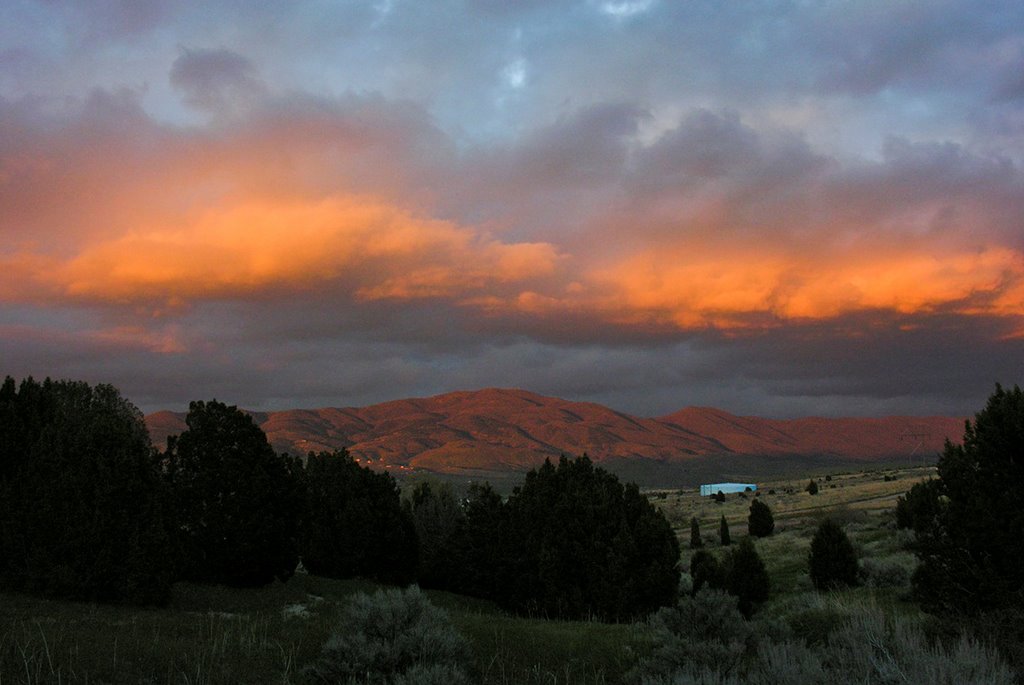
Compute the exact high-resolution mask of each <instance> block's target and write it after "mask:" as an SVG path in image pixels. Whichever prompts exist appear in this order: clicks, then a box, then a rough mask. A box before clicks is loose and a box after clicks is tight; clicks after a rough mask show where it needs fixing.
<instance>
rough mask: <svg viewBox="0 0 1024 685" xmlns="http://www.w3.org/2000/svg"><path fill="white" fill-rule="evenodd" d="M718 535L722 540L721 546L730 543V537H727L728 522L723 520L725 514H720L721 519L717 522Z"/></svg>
mask: <svg viewBox="0 0 1024 685" xmlns="http://www.w3.org/2000/svg"><path fill="white" fill-rule="evenodd" d="M718 536H719V538H720V539H721V541H722V546H723V547H727V546H729V545H731V544H732V538H730V537H729V522H728V521H726V520H725V514H722V520H721V522H720V523H719V524H718Z"/></svg>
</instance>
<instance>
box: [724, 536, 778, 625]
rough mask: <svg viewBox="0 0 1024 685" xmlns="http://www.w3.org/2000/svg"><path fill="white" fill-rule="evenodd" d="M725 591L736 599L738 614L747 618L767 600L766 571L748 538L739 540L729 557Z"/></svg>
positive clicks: (751, 541) (768, 584)
mask: <svg viewBox="0 0 1024 685" xmlns="http://www.w3.org/2000/svg"><path fill="white" fill-rule="evenodd" d="M726 589H727V590H728V592H729V594H730V595H735V596H736V597H737V599H738V600H739V610H740V613H741V614H743V615H744V616H746V617H747V618H750V616H751V614H753V613H754V611H755V610H756V609H757V607H758V606H759V605H760V604H763V603H764V602H765V601H767V600H768V592H769V589H770V582H769V579H768V570H767V569H766V568H765V565H764V561H763V560H762V559H761V556H760V555H759V554H758V553H757V549H756V548H755V547H754V542H753V540H752V539H751V538H749V537H746V538H743V539H742V540H740V544H739V546H738V547H737V548H736V550H735V551H733V552H732V553H731V554H730V555H729V562H728V574H727V576H726Z"/></svg>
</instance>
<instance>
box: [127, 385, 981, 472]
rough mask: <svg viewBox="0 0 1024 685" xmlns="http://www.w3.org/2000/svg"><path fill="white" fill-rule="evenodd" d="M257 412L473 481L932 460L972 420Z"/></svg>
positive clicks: (291, 436) (414, 406) (518, 405)
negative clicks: (564, 469)
mask: <svg viewBox="0 0 1024 685" xmlns="http://www.w3.org/2000/svg"><path fill="white" fill-rule="evenodd" d="M252 415H253V418H254V419H255V420H256V422H257V423H258V424H259V425H260V427H261V428H262V429H263V431H264V432H265V433H266V434H267V437H268V438H269V440H270V442H271V444H273V445H274V447H275V449H277V450H278V451H281V452H289V453H291V454H305V453H307V452H310V451H321V450H335V449H339V448H342V447H344V448H346V449H348V450H349V452H350V453H352V455H353V456H355V457H357V458H358V459H360V461H362V462H363V463H367V464H370V465H371V466H375V467H379V468H386V469H389V470H392V471H393V472H395V473H401V472H410V471H415V470H425V471H431V472H435V473H439V474H454V475H462V476H471V477H473V476H479V477H485V476H486V477H490V476H493V475H494V474H510V473H519V472H522V471H525V470H528V469H530V468H532V467H534V466H536V465H537V464H539V463H541V462H542V461H543V460H544V459H545V458H546V457H556V456H558V455H559V454H563V453H564V454H571V455H578V454H582V453H584V452H586V453H587V454H588V455H589V456H590V457H591V458H592V459H594V461H596V462H604V463H607V464H608V465H609V466H610V467H612V466H616V467H618V468H617V469H613V470H620V471H621V470H623V467H625V466H628V468H627V469H626V470H629V468H631V469H634V470H636V469H640V470H641V471H642V470H643V469H645V468H648V469H650V468H655V470H657V468H661V467H666V466H667V467H670V470H671V471H672V472H673V473H675V474H677V478H676V480H678V475H679V474H683V473H690V475H691V476H692V479H701V478H706V477H707V476H706V473H708V466H709V464H713V465H715V466H717V467H718V468H717V470H716V471H713V472H715V473H720V474H722V476H727V475H729V473H728V472H729V470H730V468H732V469H733V470H734V471H735V470H736V469H739V471H740V472H751V471H752V470H757V464H758V463H763V464H765V465H772V464H774V465H779V464H784V463H785V464H791V463H807V464H822V465H828V464H837V465H839V464H842V465H848V464H851V463H861V462H876V461H886V460H888V461H894V460H898V459H907V458H910V457H913V456H918V457H921V456H934V455H935V454H936V453H938V452H939V451H940V450H941V449H942V445H943V442H944V441H945V439H946V438H947V437H948V438H950V439H951V440H954V441H958V440H959V439H960V436H961V435H962V433H963V419H960V418H952V417H885V418H839V419H826V418H801V419H789V420H780V419H763V418H757V417H749V416H734V415H732V414H729V413H727V412H724V411H721V410H718V409H712V408H707V407H688V408H686V409H682V410H680V411H677V412H675V413H673V414H669V415H667V416H662V417H660V418H641V417H636V416H630V415H628V414H624V413H622V412H618V411H615V410H613V409H609V408H608V407H605V406H602V405H599V404H593V403H589V402H570V401H567V400H562V399H558V398H554V397H544V396H541V395H536V394H534V393H530V392H526V391H523V390H506V389H486V390H478V391H473V392H452V393H447V394H444V395H438V396H435V397H428V398H415V399H404V400H396V401H393V402H385V403H382V404H376V405H372V406H368V407H359V408H355V407H347V408H325V409H292V410H286V411H276V412H253V414H252ZM146 423H147V425H148V426H149V430H150V433H151V435H152V436H153V442H154V444H156V445H163V444H164V443H165V441H166V437H167V436H168V435H172V434H175V433H179V432H181V431H182V430H184V429H185V423H184V414H180V413H172V412H168V411H162V412H157V413H155V414H150V415H149V416H147V417H146ZM656 467H657V468H656ZM662 470H664V469H662ZM641 480H642V479H641ZM684 480H685V478H684Z"/></svg>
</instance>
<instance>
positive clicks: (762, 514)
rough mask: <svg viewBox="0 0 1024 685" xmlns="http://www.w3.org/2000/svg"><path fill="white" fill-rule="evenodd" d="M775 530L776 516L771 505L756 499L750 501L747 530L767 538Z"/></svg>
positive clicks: (755, 535) (754, 534) (756, 535)
mask: <svg viewBox="0 0 1024 685" xmlns="http://www.w3.org/2000/svg"><path fill="white" fill-rule="evenodd" d="M774 531H775V517H774V516H772V510H771V507H769V506H768V505H767V504H765V503H763V502H761V501H760V500H756V499H755V500H754V501H753V502H751V503H750V515H749V516H748V517H747V532H749V533H750V534H751V535H753V536H754V537H758V538H766V537H768V536H769V535H771V534H772V533H773V532H774Z"/></svg>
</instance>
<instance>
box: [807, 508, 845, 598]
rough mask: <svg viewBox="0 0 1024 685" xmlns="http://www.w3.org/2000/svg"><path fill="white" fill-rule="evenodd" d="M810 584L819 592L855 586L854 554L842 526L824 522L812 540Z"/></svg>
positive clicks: (809, 563)
mask: <svg viewBox="0 0 1024 685" xmlns="http://www.w3.org/2000/svg"><path fill="white" fill-rule="evenodd" d="M808 565H809V571H810V575H811V582H812V583H813V584H814V587H816V588H817V589H819V590H830V589H832V588H835V587H841V586H844V585H848V586H853V585H856V584H857V553H856V552H855V551H854V549H853V544H852V543H851V542H850V538H848V537H847V536H846V533H845V532H844V531H843V529H842V527H841V526H840V525H839V524H838V523H836V522H834V521H832V520H831V519H825V520H824V521H822V522H821V525H820V526H818V530H817V531H816V532H815V533H814V538H813V539H812V540H811V552H810V556H809V557H808Z"/></svg>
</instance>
